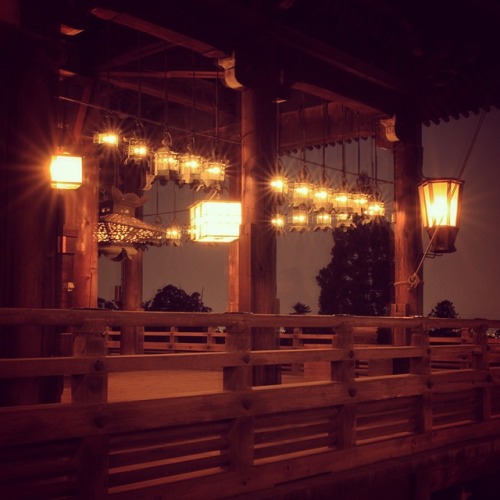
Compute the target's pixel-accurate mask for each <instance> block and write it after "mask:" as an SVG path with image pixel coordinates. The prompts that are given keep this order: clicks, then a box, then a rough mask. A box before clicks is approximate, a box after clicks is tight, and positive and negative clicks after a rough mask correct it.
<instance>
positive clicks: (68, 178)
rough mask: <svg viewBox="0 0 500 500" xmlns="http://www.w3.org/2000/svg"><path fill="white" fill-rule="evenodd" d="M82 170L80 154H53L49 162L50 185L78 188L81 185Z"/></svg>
mask: <svg viewBox="0 0 500 500" xmlns="http://www.w3.org/2000/svg"><path fill="white" fill-rule="evenodd" d="M82 170H83V161H82V157H81V156H72V155H69V154H60V155H54V156H52V161H51V163H50V178H51V183H50V185H51V186H52V187H53V188H54V189H78V188H79V187H80V186H81V185H82V180H83V173H82Z"/></svg>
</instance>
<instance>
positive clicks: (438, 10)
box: [60, 0, 500, 148]
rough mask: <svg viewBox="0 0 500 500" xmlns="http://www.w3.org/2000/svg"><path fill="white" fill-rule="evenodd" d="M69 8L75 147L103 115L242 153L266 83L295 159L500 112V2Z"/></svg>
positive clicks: (337, 0) (276, 1)
mask: <svg viewBox="0 0 500 500" xmlns="http://www.w3.org/2000/svg"><path fill="white" fill-rule="evenodd" d="M67 4H68V5H69V6H68V7H67V10H66V11H65V12H64V13H63V14H62V25H63V29H62V35H61V41H62V44H63V47H64V53H65V60H64V63H63V65H62V69H61V75H62V78H61V92H60V94H61V96H62V99H61V102H62V103H66V104H65V105H67V106H69V107H70V108H71V109H70V112H72V113H74V115H75V122H74V134H75V135H76V136H79V135H80V134H82V135H83V136H90V135H91V134H92V132H93V131H94V130H95V129H96V128H97V127H98V122H99V121H102V119H103V113H104V114H105V115H106V116H107V117H108V119H112V120H121V122H122V123H121V124H120V126H121V127H122V128H123V127H125V128H126V127H127V126H130V127H132V126H135V125H136V124H137V119H139V120H140V122H141V123H142V124H146V126H148V124H149V125H152V126H153V127H157V128H159V129H161V128H162V127H161V126H159V125H162V124H167V123H168V128H169V131H170V132H171V133H172V134H173V135H175V136H176V137H177V138H180V139H182V138H183V137H184V138H186V137H187V136H189V134H190V132H192V131H195V132H196V133H197V134H200V136H201V137H203V136H204V134H206V136H207V137H209V136H213V133H214V129H215V128H217V130H218V133H219V134H220V136H221V137H223V138H224V140H226V141H227V143H228V144H231V143H238V142H239V122H240V98H241V89H242V88H244V87H252V86H256V85H261V84H262V82H265V83H264V85H268V86H269V89H270V94H271V95H272V98H273V99H276V100H279V101H282V103H281V104H280V105H279V110H280V111H279V112H280V116H281V122H282V142H281V147H282V148H294V147H303V146H314V145H318V144H320V143H322V141H324V140H325V139H326V141H327V142H336V141H339V140H342V139H346V138H349V137H350V136H356V135H357V136H362V137H368V136H370V135H372V134H373V133H374V124H376V123H378V121H379V120H380V119H383V118H388V117H391V116H394V115H398V114H399V113H411V114H413V115H414V116H416V117H417V118H418V120H419V121H420V122H421V123H422V124H423V125H429V124H431V123H440V122H441V121H448V120H449V119H450V118H454V119H458V118H460V117H462V116H468V115H469V114H471V113H478V112H479V111H480V110H481V109H482V108H489V107H491V106H495V107H500V57H499V49H500V4H499V3H498V2H497V1H495V0H462V1H461V2H456V1H448V0H437V1H436V0H433V1H430V0H406V1H400V0H246V1H245V0H240V1H238V0H182V1H181V0H177V1H174V0H171V1H168V0H163V1H162V0H142V1H140V2H138V1H136V0H109V1H105V0H101V1H95V0H86V1H83V0H82V1H80V2H79V1H77V0H76V1H74V2H67ZM216 83H217V85H216ZM104 110H107V112H106V111H104ZM127 124H128V125H127ZM134 124H135V125H134ZM346 124H347V126H346ZM158 126H159V127H158ZM304 131H305V132H306V133H304ZM346 134H347V135H346ZM325 136H326V137H325Z"/></svg>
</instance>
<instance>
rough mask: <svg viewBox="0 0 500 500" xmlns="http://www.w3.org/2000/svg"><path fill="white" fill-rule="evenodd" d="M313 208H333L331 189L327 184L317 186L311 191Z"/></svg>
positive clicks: (329, 210)
mask: <svg viewBox="0 0 500 500" xmlns="http://www.w3.org/2000/svg"><path fill="white" fill-rule="evenodd" d="M313 210H316V211H320V210H323V211H325V212H331V211H332V210H333V189H332V188H330V187H328V186H324V185H321V186H317V187H315V188H314V192H313Z"/></svg>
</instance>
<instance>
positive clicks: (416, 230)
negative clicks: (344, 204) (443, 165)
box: [394, 114, 423, 315]
mask: <svg viewBox="0 0 500 500" xmlns="http://www.w3.org/2000/svg"><path fill="white" fill-rule="evenodd" d="M396 133H397V135H398V138H399V142H396V143H395V144H394V208H395V210H394V213H395V217H396V224H395V228H394V266H395V272H394V275H395V276H394V281H395V283H396V288H395V303H396V304H407V307H408V314H410V315H422V314H423V288H422V287H423V285H422V270H421V269H420V271H419V272H418V273H417V275H418V278H419V280H420V281H419V283H418V284H415V286H411V285H410V283H409V282H408V280H409V279H410V278H411V277H412V276H413V274H414V273H415V271H416V265H417V264H418V263H419V261H420V259H421V257H422V223H421V217H420V206H419V198H418V184H419V183H420V181H421V178H422V130H421V124H420V121H419V119H418V117H417V116H416V115H415V116H412V115H410V114H398V115H397V116H396Z"/></svg>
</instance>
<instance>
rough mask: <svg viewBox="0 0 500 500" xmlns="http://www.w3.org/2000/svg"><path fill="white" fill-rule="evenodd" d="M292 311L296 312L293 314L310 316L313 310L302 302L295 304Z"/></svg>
mask: <svg viewBox="0 0 500 500" xmlns="http://www.w3.org/2000/svg"><path fill="white" fill-rule="evenodd" d="M292 309H293V311H294V312H293V313H292V314H309V313H310V312H311V308H310V307H309V306H307V305H306V304H303V303H302V302H295V304H294V305H293V306H292Z"/></svg>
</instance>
